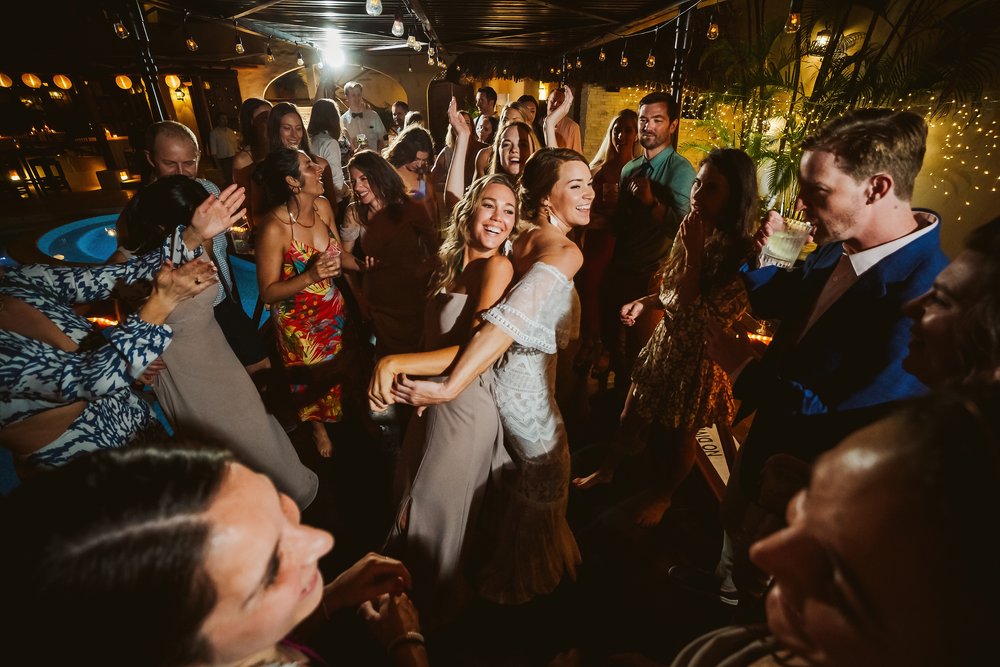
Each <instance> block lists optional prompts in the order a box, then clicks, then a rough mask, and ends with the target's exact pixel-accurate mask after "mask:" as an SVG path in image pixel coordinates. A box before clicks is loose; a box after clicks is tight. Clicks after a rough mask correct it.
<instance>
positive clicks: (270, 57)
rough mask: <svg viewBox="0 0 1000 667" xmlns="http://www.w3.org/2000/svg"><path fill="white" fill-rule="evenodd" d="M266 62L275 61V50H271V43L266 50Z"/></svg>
mask: <svg viewBox="0 0 1000 667" xmlns="http://www.w3.org/2000/svg"><path fill="white" fill-rule="evenodd" d="M264 62H268V63H273V62H274V51H272V50H271V45H270V44H268V45H267V50H266V51H264Z"/></svg>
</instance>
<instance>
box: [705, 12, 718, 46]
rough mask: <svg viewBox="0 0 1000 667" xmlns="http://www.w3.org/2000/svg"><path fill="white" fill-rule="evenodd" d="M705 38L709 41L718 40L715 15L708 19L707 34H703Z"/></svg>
mask: <svg viewBox="0 0 1000 667" xmlns="http://www.w3.org/2000/svg"><path fill="white" fill-rule="evenodd" d="M705 37H707V38H708V39H709V40H711V41H715V40H717V39H719V24H718V23H716V22H715V14H712V16H711V17H710V18H709V19H708V32H707V33H705Z"/></svg>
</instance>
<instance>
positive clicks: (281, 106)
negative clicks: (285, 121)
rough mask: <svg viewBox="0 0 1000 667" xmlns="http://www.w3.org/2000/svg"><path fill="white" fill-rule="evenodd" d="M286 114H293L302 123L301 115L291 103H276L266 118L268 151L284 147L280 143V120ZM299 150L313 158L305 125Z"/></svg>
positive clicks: (303, 125)
mask: <svg viewBox="0 0 1000 667" xmlns="http://www.w3.org/2000/svg"><path fill="white" fill-rule="evenodd" d="M288 114H295V115H296V116H297V117H298V119H299V122H300V123H302V114H300V113H299V110H298V109H296V108H295V105H294V104H292V103H291V102H278V103H277V104H275V105H274V106H273V107H272V108H271V114H270V115H269V116H268V118H267V146H268V149H269V150H270V151H275V150H277V149H279V148H284V147H285V145H284V144H282V143H281V119H282V118H284V117H285V116H287V115H288ZM299 149H301V150H303V151H305V152H306V155H308V156H309V157H315V156H314V154H313V152H312V145H311V144H310V143H309V133H308V132H307V131H306V124H305V123H302V142H301V143H300V144H299Z"/></svg>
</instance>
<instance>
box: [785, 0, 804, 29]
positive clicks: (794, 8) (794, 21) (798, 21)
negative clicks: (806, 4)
mask: <svg viewBox="0 0 1000 667" xmlns="http://www.w3.org/2000/svg"><path fill="white" fill-rule="evenodd" d="M801 27H802V0H792V2H791V4H790V5H789V6H788V20H786V21H785V32H787V33H788V34H792V33H795V32H798V31H799V28H801Z"/></svg>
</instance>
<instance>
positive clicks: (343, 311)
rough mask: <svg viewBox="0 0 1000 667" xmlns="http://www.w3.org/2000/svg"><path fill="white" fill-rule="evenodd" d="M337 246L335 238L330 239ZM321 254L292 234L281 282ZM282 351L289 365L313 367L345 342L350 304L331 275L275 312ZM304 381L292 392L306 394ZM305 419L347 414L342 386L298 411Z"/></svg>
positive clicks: (282, 303) (334, 419) (330, 418)
mask: <svg viewBox="0 0 1000 667" xmlns="http://www.w3.org/2000/svg"><path fill="white" fill-rule="evenodd" d="M330 244H331V245H332V246H334V247H337V241H336V240H335V239H333V238H332V237H331V238H330ZM320 252H323V251H322V250H317V249H316V248H313V247H311V246H309V245H307V244H305V243H300V242H299V241H296V240H295V239H294V238H293V239H292V241H291V243H290V244H289V246H288V249H287V250H286V251H285V261H284V262H283V263H282V266H281V277H282V279H283V280H288V279H290V278H294V277H295V276H297V275H299V274H301V273H302V272H304V271H306V270H308V268H309V266H310V259H312V257H313V256H314V255H315V254H317V253H320ZM271 316H272V318H273V320H274V327H275V333H276V338H277V341H278V350H279V351H280V352H281V361H282V363H283V364H284V365H285V366H286V367H289V368H290V367H294V366H312V365H316V364H321V363H327V362H330V361H332V360H333V359H334V357H336V356H337V355H338V354H339V353H340V350H341V348H342V346H343V335H344V323H345V321H346V318H347V306H346V302H345V301H344V295H343V294H342V293H341V292H340V290H339V289H337V286H336V285H334V283H333V280H331V279H330V278H327V279H326V280H322V281H320V282H318V283H313V284H312V285H309V286H308V287H306V288H305V289H304V290H302V291H300V292H297V293H296V294H295V295H294V296H293V297H291V298H289V299H286V300H284V301H280V302H278V303H276V304H275V305H274V307H273V308H272V311H271ZM305 391H306V387H305V386H304V385H292V393H293V394H294V393H299V394H302V393H304V392H305ZM298 413H299V419H301V420H302V421H322V422H337V421H340V419H341V418H342V417H343V414H344V410H343V406H342V402H341V394H340V385H335V386H332V387H330V388H329V389H328V390H327V391H326V392H325V393H323V394H322V395H321V396H320V397H319V398H317V399H316V400H314V401H312V402H310V403H308V404H307V405H304V406H301V407H300V408H299V410H298Z"/></svg>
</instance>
